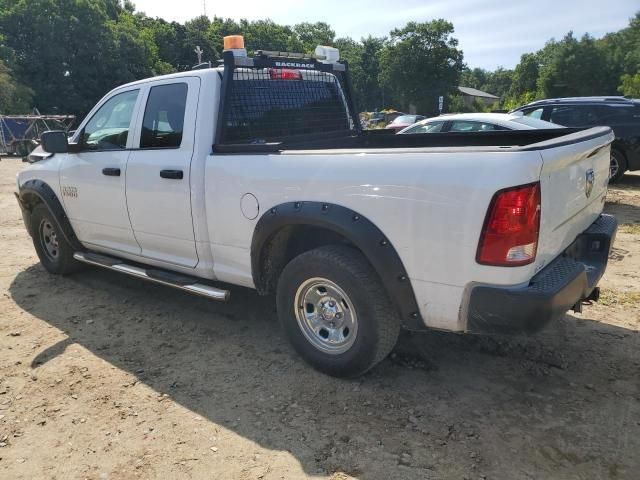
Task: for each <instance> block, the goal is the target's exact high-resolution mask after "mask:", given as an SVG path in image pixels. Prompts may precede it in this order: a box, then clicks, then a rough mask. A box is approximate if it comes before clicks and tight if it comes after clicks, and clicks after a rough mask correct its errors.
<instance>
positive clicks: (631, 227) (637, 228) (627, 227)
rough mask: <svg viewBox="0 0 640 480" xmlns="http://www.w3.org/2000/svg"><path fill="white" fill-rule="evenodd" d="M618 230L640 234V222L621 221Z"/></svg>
mask: <svg viewBox="0 0 640 480" xmlns="http://www.w3.org/2000/svg"><path fill="white" fill-rule="evenodd" d="M620 231H621V232H624V233H631V234H632V235H640V223H623V224H622V225H620Z"/></svg>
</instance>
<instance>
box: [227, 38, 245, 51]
mask: <svg viewBox="0 0 640 480" xmlns="http://www.w3.org/2000/svg"><path fill="white" fill-rule="evenodd" d="M223 43H224V49H225V50H237V49H241V48H244V37H243V36H242V35H227V36H226V37H224V38H223Z"/></svg>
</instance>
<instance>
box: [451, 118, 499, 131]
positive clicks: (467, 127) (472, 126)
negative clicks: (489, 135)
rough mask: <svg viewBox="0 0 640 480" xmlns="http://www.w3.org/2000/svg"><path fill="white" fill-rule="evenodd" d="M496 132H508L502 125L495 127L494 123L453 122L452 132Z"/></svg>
mask: <svg viewBox="0 0 640 480" xmlns="http://www.w3.org/2000/svg"><path fill="white" fill-rule="evenodd" d="M494 130H507V129H506V128H505V127H502V126H500V125H494V124H492V123H484V122H466V121H463V120H456V121H454V122H451V128H450V129H449V131H450V132H492V131H494Z"/></svg>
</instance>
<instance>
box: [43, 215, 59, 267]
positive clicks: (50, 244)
mask: <svg viewBox="0 0 640 480" xmlns="http://www.w3.org/2000/svg"><path fill="white" fill-rule="evenodd" d="M40 243H41V244H42V249H43V251H44V253H45V254H46V255H47V257H48V258H49V260H52V261H56V260H57V259H58V256H59V254H60V246H59V244H58V235H57V233H56V231H55V229H54V228H53V225H51V223H50V222H49V220H46V219H44V220H42V222H40Z"/></svg>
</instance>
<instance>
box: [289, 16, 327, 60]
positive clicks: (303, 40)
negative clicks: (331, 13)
mask: <svg viewBox="0 0 640 480" xmlns="http://www.w3.org/2000/svg"><path fill="white" fill-rule="evenodd" d="M293 31H294V33H295V34H296V37H297V39H294V40H293V41H292V45H290V46H291V47H293V49H292V51H302V52H303V53H313V52H314V51H315V49H316V47H317V46H318V45H333V41H334V40H335V38H336V32H334V31H333V30H332V29H331V27H330V26H329V24H328V23H325V22H316V23H309V22H303V23H298V24H296V25H294V26H293ZM296 40H297V41H296Z"/></svg>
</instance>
